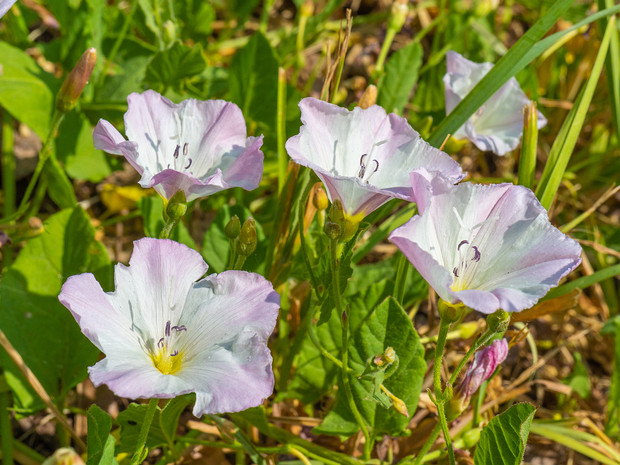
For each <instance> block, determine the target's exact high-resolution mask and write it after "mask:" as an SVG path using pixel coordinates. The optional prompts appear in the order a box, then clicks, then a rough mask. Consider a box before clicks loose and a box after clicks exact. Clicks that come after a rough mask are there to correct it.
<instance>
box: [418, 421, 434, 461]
mask: <svg viewBox="0 0 620 465" xmlns="http://www.w3.org/2000/svg"><path fill="white" fill-rule="evenodd" d="M439 433H441V423H440V422H437V424H436V425H435V427H434V428H433V431H431V435H430V436H429V437H428V439H427V440H426V442H425V443H424V446H422V449H420V452H418V455H417V456H416V458H415V461H414V462H413V465H420V464H421V463H422V460H423V459H424V456H425V455H426V454H427V453H428V451H429V450H431V447H433V444H435V441H436V440H437V437H438V436H439Z"/></svg>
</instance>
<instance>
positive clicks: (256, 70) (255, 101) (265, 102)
mask: <svg viewBox="0 0 620 465" xmlns="http://www.w3.org/2000/svg"><path fill="white" fill-rule="evenodd" d="M228 82H229V87H230V100H232V101H233V102H234V103H236V104H237V105H239V108H241V110H242V111H243V115H244V116H245V117H246V118H250V119H252V120H254V121H260V122H262V123H265V124H266V125H267V126H269V127H271V128H273V127H275V122H276V104H277V88H278V62H277V60H276V58H275V55H274V53H273V49H272V48H271V45H270V44H269V42H268V41H267V39H266V38H265V36H264V35H263V34H261V33H260V32H257V33H256V34H254V35H253V36H252V38H251V39H250V40H249V42H248V43H247V44H246V45H245V46H244V47H243V48H242V49H240V50H239V51H237V53H235V56H234V57H233V59H232V62H231V64H230V74H229V77H228Z"/></svg>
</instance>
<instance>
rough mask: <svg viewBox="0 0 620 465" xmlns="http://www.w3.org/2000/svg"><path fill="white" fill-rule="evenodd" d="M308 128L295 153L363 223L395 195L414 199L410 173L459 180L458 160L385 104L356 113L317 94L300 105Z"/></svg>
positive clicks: (291, 149) (292, 142)
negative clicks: (424, 172) (387, 109)
mask: <svg viewBox="0 0 620 465" xmlns="http://www.w3.org/2000/svg"><path fill="white" fill-rule="evenodd" d="M299 107H300V108H301V120H302V122H303V126H302V127H301V130H300V133H299V134H298V135H296V136H294V137H291V138H290V139H289V140H288V141H287V142H286V150H287V151H288V154H289V155H290V157H291V158H292V159H293V160H294V161H295V162H296V163H299V164H300V165H304V166H307V167H308V168H311V169H312V170H313V171H314V172H315V173H316V174H317V176H318V177H319V178H320V179H321V181H323V184H325V188H326V189H327V193H328V195H329V199H330V200H331V201H332V202H333V201H334V200H336V199H338V200H340V202H341V203H342V206H343V209H344V213H345V215H346V216H348V217H349V218H356V219H357V220H358V222H359V221H360V220H361V219H362V218H363V217H364V216H366V215H368V214H369V213H371V212H372V211H373V210H375V209H376V208H378V207H380V206H381V205H383V204H384V203H385V202H387V201H388V200H390V199H392V198H400V199H406V200H412V189H411V181H410V177H409V173H411V172H412V171H414V170H416V169H419V168H426V169H427V170H428V171H429V172H431V173H441V174H443V176H445V177H446V178H449V179H450V180H451V181H453V182H458V181H459V180H460V179H461V178H462V177H463V173H462V170H461V167H460V166H459V165H458V163H457V162H456V161H454V160H453V159H452V158H450V156H449V155H447V154H446V153H444V152H442V151H440V150H437V149H436V148H434V147H432V146H430V145H429V144H428V143H426V142H425V141H424V140H422V138H421V137H420V135H419V134H418V133H417V132H416V131H415V130H414V129H413V128H412V127H411V126H410V125H409V123H407V120H406V119H405V118H402V117H400V116H398V115H396V114H394V113H390V114H386V113H385V110H384V109H383V108H381V107H380V106H377V105H373V106H371V107H369V108H367V109H362V108H360V107H356V108H354V109H353V110H352V111H349V110H347V109H346V108H342V107H339V106H337V105H332V104H331V103H327V102H323V101H321V100H317V99H315V98H305V99H303V100H302V101H301V102H300V103H299Z"/></svg>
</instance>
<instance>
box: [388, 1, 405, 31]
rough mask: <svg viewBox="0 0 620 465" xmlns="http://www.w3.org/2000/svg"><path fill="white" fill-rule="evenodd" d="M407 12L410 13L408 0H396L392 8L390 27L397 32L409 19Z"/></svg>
mask: <svg viewBox="0 0 620 465" xmlns="http://www.w3.org/2000/svg"><path fill="white" fill-rule="evenodd" d="M407 13H409V7H408V6H407V0H395V1H394V3H392V8H391V9H390V19H389V20H388V28H389V29H392V30H394V31H397V32H398V31H400V30H401V29H402V28H403V26H404V25H405V21H406V20H407Z"/></svg>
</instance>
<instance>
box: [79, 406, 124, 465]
mask: <svg viewBox="0 0 620 465" xmlns="http://www.w3.org/2000/svg"><path fill="white" fill-rule="evenodd" d="M87 417H88V437H87V444H88V459H87V460H86V465H116V464H117V463H118V462H117V461H116V458H115V456H114V442H115V441H114V436H112V435H111V434H110V429H111V428H112V418H111V417H110V415H108V414H107V413H106V412H104V411H103V410H101V408H99V407H98V406H97V405H92V406H91V407H90V408H89V409H88V415H87Z"/></svg>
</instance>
